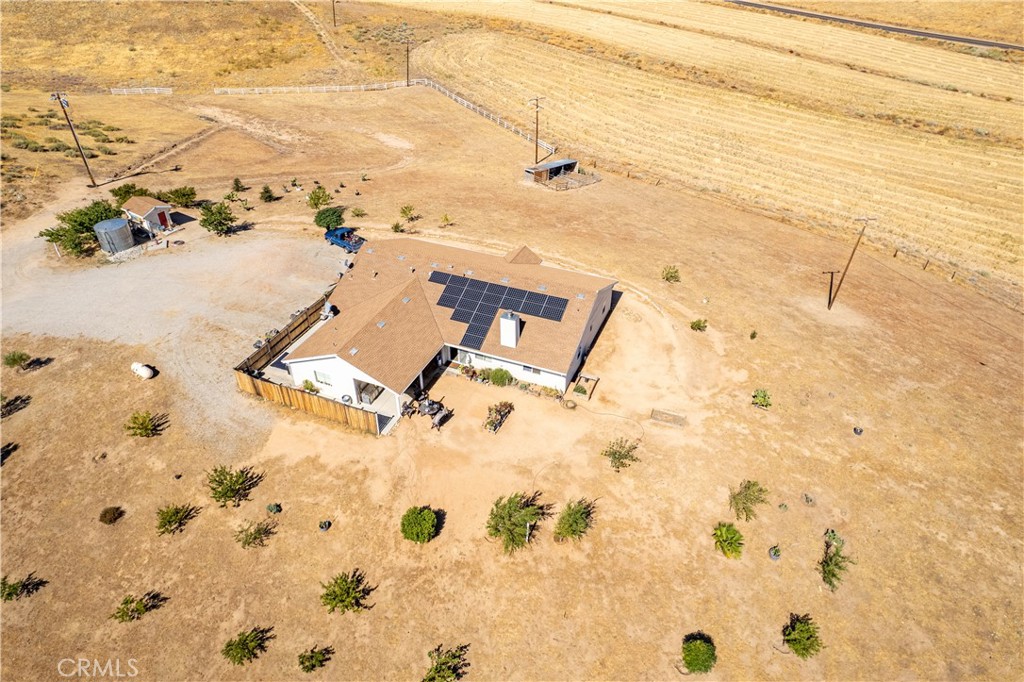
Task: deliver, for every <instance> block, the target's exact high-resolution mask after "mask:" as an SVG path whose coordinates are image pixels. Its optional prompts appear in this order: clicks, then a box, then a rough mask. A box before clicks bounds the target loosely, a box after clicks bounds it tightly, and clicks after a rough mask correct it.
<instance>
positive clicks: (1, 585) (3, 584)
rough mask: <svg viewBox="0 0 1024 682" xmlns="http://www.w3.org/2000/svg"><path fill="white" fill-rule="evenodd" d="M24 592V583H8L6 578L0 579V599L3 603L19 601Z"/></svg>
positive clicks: (19, 581)
mask: <svg viewBox="0 0 1024 682" xmlns="http://www.w3.org/2000/svg"><path fill="white" fill-rule="evenodd" d="M24 591H25V581H23V580H17V581H15V582H10V581H8V580H7V576H6V575H5V576H3V577H2V578H0V599H3V601H14V600H15V599H20V598H21V595H22V594H24Z"/></svg>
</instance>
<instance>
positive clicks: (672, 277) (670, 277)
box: [661, 265, 679, 283]
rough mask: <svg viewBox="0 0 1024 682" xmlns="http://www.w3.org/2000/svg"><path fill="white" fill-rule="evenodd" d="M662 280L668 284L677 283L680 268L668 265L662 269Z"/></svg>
mask: <svg viewBox="0 0 1024 682" xmlns="http://www.w3.org/2000/svg"><path fill="white" fill-rule="evenodd" d="M661 278H662V279H663V280H665V281H666V282H670V283H675V282H678V281H679V268H677V267H676V266H674V265H666V266H665V267H663V268H662V269H661Z"/></svg>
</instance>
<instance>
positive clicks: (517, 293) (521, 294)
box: [505, 287, 528, 301]
mask: <svg viewBox="0 0 1024 682" xmlns="http://www.w3.org/2000/svg"><path fill="white" fill-rule="evenodd" d="M527 293H528V292H527V291H526V290H524V289H516V288H514V287H509V288H508V291H506V292H505V298H506V299H510V300H514V301H522V300H524V299H525V298H526V294H527Z"/></svg>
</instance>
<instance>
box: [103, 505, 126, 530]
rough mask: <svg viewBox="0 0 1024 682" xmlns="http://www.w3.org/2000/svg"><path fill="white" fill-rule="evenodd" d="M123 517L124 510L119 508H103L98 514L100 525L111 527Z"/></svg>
mask: <svg viewBox="0 0 1024 682" xmlns="http://www.w3.org/2000/svg"><path fill="white" fill-rule="evenodd" d="M123 516H124V509H121V508H120V507H104V508H103V511H101V512H100V523H105V524H106V525H108V526H112V525H114V524H115V523H117V522H118V521H120V520H121V517H123Z"/></svg>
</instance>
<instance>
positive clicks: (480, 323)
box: [281, 238, 616, 416]
mask: <svg viewBox="0 0 1024 682" xmlns="http://www.w3.org/2000/svg"><path fill="white" fill-rule="evenodd" d="M615 284H616V282H615V280H611V279H606V278H604V277H598V276H595V275H588V274H582V273H577V272H570V271H567V270H562V269H559V268H554V267H550V266H546V265H543V264H542V262H541V259H540V258H539V257H538V256H537V255H536V254H535V253H534V252H533V251H531V250H530V249H529V248H527V247H525V246H522V247H519V248H517V249H514V250H513V251H511V252H510V253H508V254H507V255H505V256H495V255H487V254H482V253H477V252H475V251H469V250H466V249H460V248H455V247H452V246H444V245H440V244H434V243H430V242H425V241H421V240H416V239H409V238H399V239H390V240H385V241H380V242H377V243H374V244H373V245H372V246H370V245H369V244H368V245H367V246H366V247H364V248H363V250H362V251H361V252H360V253H359V255H358V256H356V261H355V264H354V266H353V268H352V269H351V270H349V271H347V272H346V273H345V274H344V276H343V277H342V279H341V280H340V281H339V282H338V285H337V286H336V287H335V289H334V291H333V292H332V293H331V295H330V297H329V299H328V301H329V303H330V304H332V305H333V306H334V307H335V308H336V309H337V310H338V314H337V315H334V316H333V317H330V318H329V319H326V320H324V321H322V322H319V323H318V324H319V326H318V327H314V328H313V329H312V330H311V332H310V333H308V334H306V335H305V336H304V338H303V339H302V340H300V342H299V343H298V345H296V346H295V347H293V348H292V349H291V350H290V352H288V353H287V354H286V355H285V356H284V357H282V359H281V362H282V363H283V364H284V365H285V366H286V367H287V369H288V373H289V375H290V377H291V380H292V381H293V382H294V384H295V385H296V386H302V385H303V382H305V381H307V380H308V381H311V382H312V383H313V384H314V385H315V386H316V387H317V388H318V389H319V391H320V395H321V396H324V397H327V398H331V399H334V400H339V401H341V402H344V403H346V404H351V405H354V406H357V407H362V408H364V409H369V410H372V411H374V412H377V413H378V414H384V415H389V416H396V415H398V414H400V413H401V404H402V402H403V400H404V396H405V395H409V396H413V395H416V394H417V393H418V392H419V391H420V390H421V389H422V388H423V386H424V382H425V378H426V377H429V375H430V374H431V373H432V372H433V371H436V368H439V367H441V366H444V365H446V364H447V363H448V362H450V361H453V360H454V361H456V362H459V363H461V364H464V365H472V366H473V367H476V368H499V367H500V368H504V369H506V370H508V371H509V372H510V373H511V374H512V376H514V377H515V378H517V379H519V380H520V381H525V382H529V383H532V384H538V385H541V386H547V387H549V388H553V389H555V390H558V391H562V392H564V391H565V390H566V388H567V387H568V385H569V383H570V382H571V381H572V379H573V378H574V376H575V374H576V372H577V371H578V370H579V368H580V365H581V364H582V363H583V360H584V358H585V357H586V355H587V353H588V351H589V350H590V348H591V346H592V345H593V343H594V339H595V338H596V336H597V334H598V331H599V330H600V328H601V325H602V324H603V323H604V321H605V318H607V317H608V314H609V312H611V306H612V288H613V287H614V286H615Z"/></svg>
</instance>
